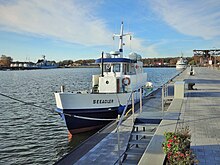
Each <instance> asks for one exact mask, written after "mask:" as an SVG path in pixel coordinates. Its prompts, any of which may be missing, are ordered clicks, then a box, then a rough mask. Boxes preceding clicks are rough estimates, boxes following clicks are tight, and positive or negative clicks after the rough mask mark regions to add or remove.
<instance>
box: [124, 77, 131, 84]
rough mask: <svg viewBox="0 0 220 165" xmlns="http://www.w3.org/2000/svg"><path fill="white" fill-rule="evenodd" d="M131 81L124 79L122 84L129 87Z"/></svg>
mask: <svg viewBox="0 0 220 165" xmlns="http://www.w3.org/2000/svg"><path fill="white" fill-rule="evenodd" d="M130 83H131V80H130V78H128V77H125V78H123V79H122V84H124V85H125V86H127V85H130Z"/></svg>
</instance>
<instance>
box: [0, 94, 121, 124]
mask: <svg viewBox="0 0 220 165" xmlns="http://www.w3.org/2000/svg"><path fill="white" fill-rule="evenodd" d="M0 95H1V96H4V97H6V98H9V99H12V100H15V101H17V102H20V103H23V104H25V105H30V106H33V107H36V108H40V109H43V110H47V111H50V112H52V113H55V111H54V110H51V109H48V108H44V107H41V106H39V105H36V104H33V103H29V102H26V101H23V100H20V99H17V98H14V97H11V96H8V95H5V94H3V93H0ZM57 113H59V112H57ZM60 113H62V114H64V115H66V116H69V117H75V118H79V119H85V120H99V121H113V120H115V121H117V120H118V119H102V118H91V117H85V116H78V115H72V114H69V113H64V112H60Z"/></svg>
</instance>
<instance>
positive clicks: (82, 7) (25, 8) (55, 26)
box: [0, 0, 220, 62]
mask: <svg viewBox="0 0 220 165" xmlns="http://www.w3.org/2000/svg"><path fill="white" fill-rule="evenodd" d="M122 21H123V22H124V32H129V33H131V34H132V40H131V41H130V40H129V37H125V39H124V43H125V45H124V56H125V57H127V54H128V53H129V52H137V53H138V54H141V55H142V58H161V57H178V56H181V52H182V53H183V55H184V56H186V57H191V56H193V50H194V49H216V48H220V0H92V1H91V0H0V55H6V56H10V57H12V58H13V60H14V61H33V62H36V61H37V59H39V58H41V57H42V55H46V58H47V59H48V60H51V61H52V60H55V61H57V62H58V61H63V60H79V59H96V58H99V57H100V55H101V52H102V51H104V52H110V51H112V50H118V40H117V39H116V40H113V39H112V36H113V34H118V33H119V32H120V26H121V22H122Z"/></svg>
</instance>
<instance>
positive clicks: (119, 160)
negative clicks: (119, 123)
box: [117, 127, 121, 165]
mask: <svg viewBox="0 0 220 165" xmlns="http://www.w3.org/2000/svg"><path fill="white" fill-rule="evenodd" d="M117 134H118V164H119V165H121V154H120V132H119V127H118V128H117Z"/></svg>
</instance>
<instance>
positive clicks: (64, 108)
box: [55, 22, 147, 134]
mask: <svg viewBox="0 0 220 165" xmlns="http://www.w3.org/2000/svg"><path fill="white" fill-rule="evenodd" d="M127 35H130V34H124V33H123V22H122V24H121V30H120V34H114V37H119V50H118V51H111V52H110V53H105V54H104V53H102V57H101V58H99V59H97V60H96V63H98V64H100V69H101V74H99V75H93V76H92V89H91V91H90V92H66V91H65V90H64V89H62V90H61V92H57V93H55V100H56V106H57V109H56V110H57V112H59V113H60V114H61V115H63V117H64V118H65V122H66V125H67V128H68V130H69V132H70V133H71V134H76V133H80V132H85V131H89V130H92V129H96V128H99V127H102V126H104V125H106V124H107V123H108V122H109V121H106V120H104V119H110V120H111V119H116V118H117V116H118V114H120V113H121V109H123V108H122V107H125V106H126V103H127V100H128V99H129V96H130V94H131V92H132V91H134V90H136V89H139V88H141V87H143V86H145V84H146V82H147V73H144V71H143V63H142V62H141V56H140V55H138V54H136V53H134V52H132V53H130V54H129V58H125V57H123V45H124V43H123V37H125V36H127ZM144 94H146V91H145V90H143V95H144ZM134 96H135V102H138V101H139V98H140V93H139V92H138V91H136V92H135V94H134ZM130 105H131V101H130V102H129V106H130ZM102 119H103V120H102Z"/></svg>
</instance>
